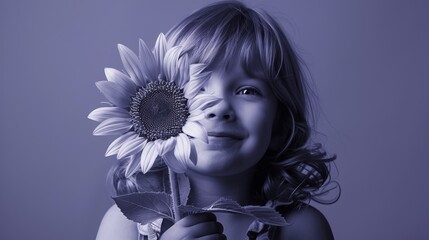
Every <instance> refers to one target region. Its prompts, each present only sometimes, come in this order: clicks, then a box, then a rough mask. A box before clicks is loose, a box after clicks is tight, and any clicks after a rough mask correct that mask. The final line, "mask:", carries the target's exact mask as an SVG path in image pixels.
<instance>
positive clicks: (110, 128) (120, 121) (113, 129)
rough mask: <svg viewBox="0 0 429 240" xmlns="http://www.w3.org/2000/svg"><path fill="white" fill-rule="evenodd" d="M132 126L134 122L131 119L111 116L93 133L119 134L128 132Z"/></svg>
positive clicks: (99, 134)
mask: <svg viewBox="0 0 429 240" xmlns="http://www.w3.org/2000/svg"><path fill="white" fill-rule="evenodd" d="M131 127H132V124H131V123H130V120H129V119H124V118H109V119H106V120H104V121H103V122H101V123H100V124H99V125H98V126H97V127H96V128H95V129H94V132H93V133H92V134H94V135H96V136H102V135H118V134H122V133H125V132H127V131H128V130H130V129H131Z"/></svg>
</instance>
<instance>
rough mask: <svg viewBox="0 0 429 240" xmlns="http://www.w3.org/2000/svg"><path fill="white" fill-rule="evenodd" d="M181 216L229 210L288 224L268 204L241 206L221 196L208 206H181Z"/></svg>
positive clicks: (265, 222) (262, 220) (260, 220)
mask: <svg viewBox="0 0 429 240" xmlns="http://www.w3.org/2000/svg"><path fill="white" fill-rule="evenodd" d="M179 209H180V212H181V216H187V215H190V214H194V213H199V212H227V213H236V214H244V215H248V216H251V217H253V218H254V219H255V220H257V221H259V222H261V223H264V224H268V225H274V226H285V225H287V222H286V220H285V219H284V218H283V217H282V216H281V215H280V214H279V213H278V212H277V211H276V210H275V209H274V208H271V207H266V206H240V204H238V203H237V202H235V201H233V200H231V199H226V198H221V199H219V200H217V201H216V202H214V203H213V204H211V205H210V206H208V207H204V208H199V207H195V206H190V205H187V206H183V205H182V206H179Z"/></svg>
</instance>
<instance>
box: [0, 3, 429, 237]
mask: <svg viewBox="0 0 429 240" xmlns="http://www.w3.org/2000/svg"><path fill="white" fill-rule="evenodd" d="M210 2H214V1H191V0H186V1H180V4H178V3H176V2H173V1H170V3H167V2H164V1H162V2H156V1H154V0H150V1H139V2H138V1H129V0H128V1H111V0H109V1H53V0H51V1H48V0H46V1H34V2H31V1H28V2H26V3H23V2H19V1H11V0H6V1H2V2H1V3H0V29H1V40H0V43H1V44H0V79H1V82H0V98H1V101H0V102H1V106H0V111H1V113H0V123H1V124H0V133H1V134H0V141H1V144H0V150H1V153H2V154H1V163H0V184H1V189H2V191H1V197H0V221H1V223H0V239H27V238H29V239H33V238H34V239H65V240H67V239H94V238H95V235H96V232H97V229H98V225H99V223H100V220H101V218H102V216H103V214H104V212H105V211H106V209H107V208H108V207H109V206H111V205H112V204H113V201H112V200H110V196H111V195H112V193H111V192H108V191H107V190H106V184H105V176H106V174H107V171H108V169H109V168H110V166H111V165H112V164H113V163H114V162H115V161H117V160H116V159H115V158H113V157H112V158H107V159H106V158H104V157H103V156H104V152H105V149H106V146H107V145H108V144H109V143H110V142H111V141H112V140H113V139H110V138H108V137H102V138H96V137H94V136H92V134H91V132H92V131H93V129H94V127H95V126H96V123H94V122H92V121H90V120H88V119H87V115H88V113H90V112H91V111H92V110H93V109H95V108H96V107H98V106H99V102H100V101H103V100H104V98H103V96H102V95H101V93H100V92H99V91H98V89H97V88H96V87H95V82H96V81H100V80H104V79H105V76H104V72H103V69H104V68H105V67H114V68H119V67H120V66H121V62H120V58H119V57H118V53H117V48H116V45H117V44H118V43H122V44H124V45H127V46H130V47H131V48H132V46H136V48H134V49H133V48H132V49H133V50H136V49H137V46H138V39H139V38H143V39H144V40H145V41H146V42H147V43H148V45H149V46H153V45H154V41H155V39H156V36H158V34H159V33H160V32H165V31H167V30H168V29H170V28H171V27H172V26H173V25H174V24H176V23H177V21H178V20H180V19H182V18H183V17H184V16H186V15H188V14H189V13H190V12H192V11H194V10H195V9H197V8H199V7H202V6H205V5H207V3H210ZM250 2H251V3H250V4H249V5H250V6H256V7H261V8H263V9H266V10H267V11H268V12H270V13H271V14H272V15H273V16H275V17H277V19H278V20H279V21H280V22H281V23H283V26H284V27H285V29H286V32H287V33H288V34H289V37H290V39H291V40H292V42H293V43H294V44H295V48H296V49H297V50H298V54H299V55H300V56H301V57H302V59H303V60H304V61H305V62H306V65H307V67H308V69H309V72H310V74H309V75H311V82H312V83H313V85H314V86H313V88H314V89H315V90H316V92H317V94H318V96H319V105H320V110H319V112H320V116H319V119H318V120H319V121H318V127H317V132H316V133H315V134H316V139H318V140H319V141H321V142H322V143H324V144H325V147H326V150H327V151H328V152H329V153H336V154H337V155H338V159H337V161H336V166H337V168H338V172H339V175H338V174H337V175H335V174H334V177H335V180H337V181H339V182H340V184H341V187H342V196H341V198H340V200H339V201H338V202H337V203H335V204H333V205H328V206H320V205H317V208H318V209H320V210H321V211H322V212H323V213H324V215H325V216H326V217H327V219H328V220H329V222H330V224H331V227H332V229H333V232H334V235H335V237H336V239H423V238H428V237H429V229H428V228H427V216H429V205H428V204H427V202H428V200H429V188H427V187H426V183H427V182H428V180H427V179H426V176H427V170H426V169H427V168H428V167H429V158H428V156H429V148H427V146H425V145H426V144H427V143H428V142H429V138H428V136H429V127H428V126H427V122H429V94H427V90H428V89H429V82H428V81H427V80H428V76H429V71H428V69H429V57H428V56H429V47H428V46H427V42H429V32H428V31H427V22H428V21H429V17H428V16H427V12H428V10H429V4H427V3H423V1H420V2H417V1H413V2H406V1H391V2H390V3H389V5H386V3H382V1H360V2H358V1H355V2H351V1H348V2H344V1H339V0H337V1H330V2H323V3H322V2H321V1H315V0H314V1H310V2H309V1H305V2H301V3H297V2H295V1H269V2H267V1H256V0H255V1H250Z"/></svg>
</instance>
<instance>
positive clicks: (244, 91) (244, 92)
mask: <svg viewBox="0 0 429 240" xmlns="http://www.w3.org/2000/svg"><path fill="white" fill-rule="evenodd" d="M237 94H238V95H257V96H260V95H261V94H260V93H259V91H258V90H257V89H256V88H253V87H246V88H242V89H240V90H238V91H237Z"/></svg>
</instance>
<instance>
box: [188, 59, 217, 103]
mask: <svg viewBox="0 0 429 240" xmlns="http://www.w3.org/2000/svg"><path fill="white" fill-rule="evenodd" d="M205 68H206V64H202V63H200V64H191V65H190V66H189V82H188V83H187V84H186V86H185V87H184V93H185V97H186V98H187V99H192V98H194V97H195V96H196V95H197V94H198V93H200V91H201V89H202V88H203V86H204V85H205V84H206V82H207V81H208V80H209V79H210V77H211V72H204V69H205Z"/></svg>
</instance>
